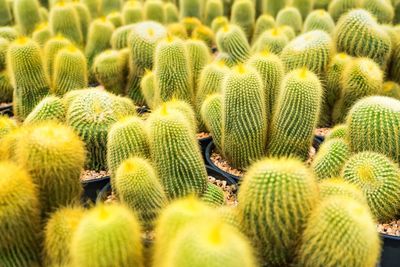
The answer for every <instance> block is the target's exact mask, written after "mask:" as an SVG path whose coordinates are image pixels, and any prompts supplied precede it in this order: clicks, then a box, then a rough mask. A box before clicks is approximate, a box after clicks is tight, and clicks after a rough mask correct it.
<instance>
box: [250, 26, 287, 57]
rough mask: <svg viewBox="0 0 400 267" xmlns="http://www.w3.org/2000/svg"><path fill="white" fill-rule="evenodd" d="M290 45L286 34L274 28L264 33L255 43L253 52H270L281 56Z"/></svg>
mask: <svg viewBox="0 0 400 267" xmlns="http://www.w3.org/2000/svg"><path fill="white" fill-rule="evenodd" d="M288 43H289V39H288V37H287V36H286V34H285V33H284V32H283V31H282V30H281V29H279V28H274V29H271V30H266V31H265V32H263V33H262V34H261V35H260V36H259V37H258V39H257V41H256V42H255V43H254V45H253V48H252V50H253V51H254V52H263V51H268V52H271V53H274V54H277V55H279V54H280V53H281V52H282V50H283V48H284V47H285V46H286V45H287V44H288Z"/></svg>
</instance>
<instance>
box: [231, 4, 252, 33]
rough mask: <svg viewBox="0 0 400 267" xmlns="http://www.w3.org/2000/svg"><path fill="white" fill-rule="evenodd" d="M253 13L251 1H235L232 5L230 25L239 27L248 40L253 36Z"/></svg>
mask: <svg viewBox="0 0 400 267" xmlns="http://www.w3.org/2000/svg"><path fill="white" fill-rule="evenodd" d="M255 13H256V12H255V7H254V3H253V1H252V0H236V1H235V2H234V3H233V5H232V14H231V23H232V24H236V25H238V26H239V27H241V28H242V30H243V31H244V33H245V34H246V37H247V39H248V40H250V39H251V37H252V36H253V27H254V22H255Z"/></svg>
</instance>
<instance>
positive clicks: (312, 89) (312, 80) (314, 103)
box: [267, 68, 322, 160]
mask: <svg viewBox="0 0 400 267" xmlns="http://www.w3.org/2000/svg"><path fill="white" fill-rule="evenodd" d="M321 100H322V87H321V83H320V81H319V79H318V77H317V76H316V75H315V74H314V73H312V72H310V71H308V70H307V69H305V68H303V69H297V70H294V71H292V72H289V73H288V74H287V75H286V77H285V78H284V80H283V82H282V86H281V90H280V92H279V94H278V99H277V102H276V104H275V107H274V110H275V113H273V116H272V123H271V128H270V129H271V131H270V137H269V138H270V140H269V143H268V147H267V153H269V154H270V155H272V156H297V157H299V158H300V159H303V160H306V159H307V157H308V150H309V148H310V146H311V143H312V139H313V132H314V129H315V127H316V125H317V122H318V119H319V114H320V107H321Z"/></svg>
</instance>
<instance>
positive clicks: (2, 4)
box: [0, 0, 13, 26]
mask: <svg viewBox="0 0 400 267" xmlns="http://www.w3.org/2000/svg"><path fill="white" fill-rule="evenodd" d="M0 10H1V11H0V18H1V19H0V25H1V26H6V25H9V24H11V23H12V21H13V17H12V14H11V7H10V6H9V2H8V1H7V0H2V1H0Z"/></svg>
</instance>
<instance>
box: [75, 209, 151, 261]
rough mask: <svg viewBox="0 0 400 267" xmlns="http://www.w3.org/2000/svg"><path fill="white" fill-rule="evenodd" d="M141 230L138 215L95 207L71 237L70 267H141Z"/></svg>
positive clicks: (121, 210)
mask: <svg viewBox="0 0 400 267" xmlns="http://www.w3.org/2000/svg"><path fill="white" fill-rule="evenodd" d="M140 231H141V229H140V225H139V222H138V220H137V218H136V216H135V215H134V214H133V213H132V212H131V211H130V210H129V209H128V208H126V207H124V206H121V205H117V204H110V205H99V206H97V207H95V208H93V209H92V210H90V211H89V212H88V213H87V214H86V215H85V216H84V217H83V218H82V220H81V222H80V224H79V225H78V227H77V229H76V231H75V233H74V235H73V237H72V242H71V259H72V260H71V261H72V264H71V266H74V267H78V266H80V267H89V266H90V267H106V266H121V267H128V266H131V267H142V266H143V248H142V243H141V232H140ZM99 233H101V234H99ZM93 244H96V246H93Z"/></svg>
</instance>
